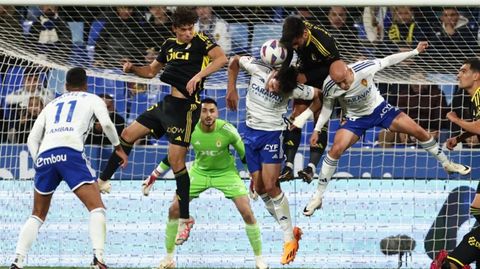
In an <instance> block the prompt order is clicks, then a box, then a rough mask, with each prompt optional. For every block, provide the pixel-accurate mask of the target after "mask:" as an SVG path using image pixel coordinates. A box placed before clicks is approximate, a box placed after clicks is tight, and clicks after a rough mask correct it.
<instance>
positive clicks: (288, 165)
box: [285, 162, 293, 170]
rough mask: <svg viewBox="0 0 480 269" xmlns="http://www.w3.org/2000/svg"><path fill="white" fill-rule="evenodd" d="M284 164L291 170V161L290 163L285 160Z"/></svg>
mask: <svg viewBox="0 0 480 269" xmlns="http://www.w3.org/2000/svg"><path fill="white" fill-rule="evenodd" d="M285 166H287V167H289V168H291V169H292V170H293V163H291V162H286V163H285Z"/></svg>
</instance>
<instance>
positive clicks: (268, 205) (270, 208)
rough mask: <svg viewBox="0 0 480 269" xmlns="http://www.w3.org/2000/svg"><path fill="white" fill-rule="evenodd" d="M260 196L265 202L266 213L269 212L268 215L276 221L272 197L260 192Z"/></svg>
mask: <svg viewBox="0 0 480 269" xmlns="http://www.w3.org/2000/svg"><path fill="white" fill-rule="evenodd" d="M260 198H262V200H263V202H264V203H265V208H266V209H267V211H268V213H270V215H272V217H273V218H274V219H275V220H276V221H277V222H278V219H277V215H276V214H275V207H274V205H273V201H272V198H270V196H268V193H264V194H260Z"/></svg>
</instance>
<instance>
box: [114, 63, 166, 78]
mask: <svg viewBox="0 0 480 269" xmlns="http://www.w3.org/2000/svg"><path fill="white" fill-rule="evenodd" d="M164 65H165V64H163V63H161V62H159V61H157V60H154V61H153V62H152V63H151V64H149V65H144V66H136V65H133V64H132V63H131V62H129V61H127V62H125V63H124V64H123V72H125V73H134V74H135V75H137V76H139V77H142V78H153V77H155V76H156V75H157V74H158V72H160V70H162V68H163V66H164Z"/></svg>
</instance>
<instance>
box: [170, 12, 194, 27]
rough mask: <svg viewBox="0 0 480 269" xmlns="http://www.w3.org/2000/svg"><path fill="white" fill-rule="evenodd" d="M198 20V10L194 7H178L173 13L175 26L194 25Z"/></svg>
mask: <svg viewBox="0 0 480 269" xmlns="http://www.w3.org/2000/svg"><path fill="white" fill-rule="evenodd" d="M197 20H198V15H197V12H196V11H195V9H194V8H193V7H177V9H176V10H175V12H174V13H173V14H172V24H173V27H181V26H185V25H194V24H195V23H196V22H197Z"/></svg>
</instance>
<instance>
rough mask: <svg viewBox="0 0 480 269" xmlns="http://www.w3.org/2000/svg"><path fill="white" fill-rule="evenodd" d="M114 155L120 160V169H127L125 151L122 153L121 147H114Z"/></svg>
mask: <svg viewBox="0 0 480 269" xmlns="http://www.w3.org/2000/svg"><path fill="white" fill-rule="evenodd" d="M115 153H116V154H117V156H118V157H119V158H120V159H121V161H120V167H122V168H125V167H127V164H128V156H127V154H126V153H125V151H123V148H122V146H120V145H118V146H115Z"/></svg>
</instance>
